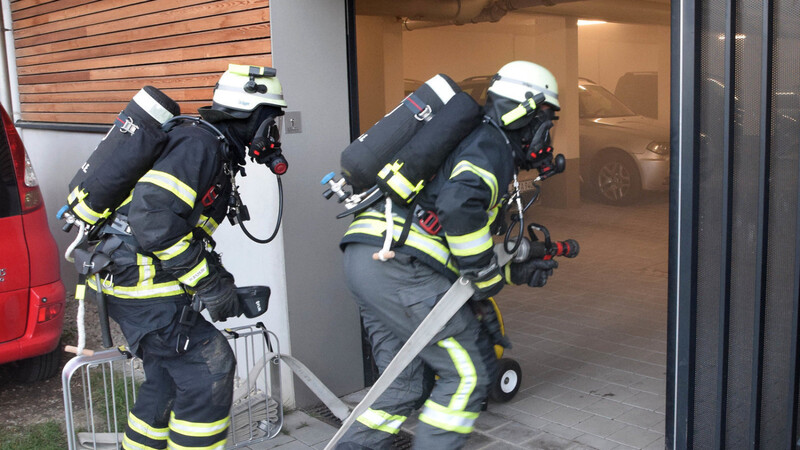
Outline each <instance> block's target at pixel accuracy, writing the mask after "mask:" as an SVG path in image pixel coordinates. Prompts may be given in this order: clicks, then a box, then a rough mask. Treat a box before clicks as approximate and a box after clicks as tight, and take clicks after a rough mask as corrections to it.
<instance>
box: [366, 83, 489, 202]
mask: <svg viewBox="0 0 800 450" xmlns="http://www.w3.org/2000/svg"><path fill="white" fill-rule="evenodd" d="M480 122H481V107H480V106H478V104H477V103H476V102H475V100H473V99H472V97H470V96H469V94H467V93H466V92H459V93H457V94H455V95H454V96H453V98H451V99H450V101H448V102H447V104H445V105H444V106H443V107H442V109H441V110H440V111H439V112H438V113H437V114H436V115H435V116H434V117H433V118H432V119H431V120H430V121H429V122H428V123H426V124H425V125H424V126H423V127H422V128H421V129H420V130H419V131H418V132H417V133H416V134H414V136H413V137H412V138H411V139H410V140H409V141H408V142H407V143H406V144H405V145H404V146H403V147H402V148H401V149H400V150H399V151H398V152H397V154H396V155H395V156H394V157H393V158H392V160H391V162H389V163H387V164H386V165H385V166H383V168H382V169H381V171H380V172H378V176H377V178H376V182H377V185H378V187H379V188H380V189H381V190H382V191H383V192H384V193H386V194H387V195H389V196H390V197H391V198H392V200H393V201H394V202H396V203H398V204H401V205H408V204H410V203H411V202H412V201H413V200H414V198H415V197H416V195H417V194H418V193H419V192H420V191H422V189H423V188H424V187H425V183H427V182H428V181H429V180H430V179H431V178H432V177H433V176H434V175H435V174H436V171H437V170H438V169H439V166H441V165H442V163H443V162H444V160H445V159H446V158H447V155H449V154H450V152H452V151H453V149H455V148H456V146H457V145H458V143H459V142H461V141H462V140H463V139H464V138H465V137H467V135H468V134H469V133H470V132H471V131H472V130H473V129H475V127H476V126H478V124H480Z"/></svg>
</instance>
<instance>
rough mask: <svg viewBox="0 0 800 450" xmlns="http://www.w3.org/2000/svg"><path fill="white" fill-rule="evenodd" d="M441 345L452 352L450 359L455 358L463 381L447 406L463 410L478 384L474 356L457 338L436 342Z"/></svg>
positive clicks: (454, 362)
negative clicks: (471, 355) (470, 354)
mask: <svg viewBox="0 0 800 450" xmlns="http://www.w3.org/2000/svg"><path fill="white" fill-rule="evenodd" d="M436 345H438V346H439V347H442V348H444V349H446V350H447V353H449V354H450V359H452V360H453V365H454V366H455V367H456V370H457V371H458V376H459V377H460V378H461V381H460V382H459V383H458V389H456V392H455V393H454V394H453V396H452V397H451V398H450V404H449V405H448V406H447V408H448V410H451V411H463V410H464V408H466V407H467V402H469V398H470V396H471V395H472V392H473V391H474V390H475V386H477V384H478V374H477V373H476V372H475V365H473V364H472V358H470V357H469V353H468V352H467V351H466V350H465V349H464V347H462V346H461V344H459V343H458V341H457V340H455V338H452V337H450V338H447V339H444V340H441V341H439V342H437V343H436Z"/></svg>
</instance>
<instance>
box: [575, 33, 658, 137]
mask: <svg viewBox="0 0 800 450" xmlns="http://www.w3.org/2000/svg"><path fill="white" fill-rule="evenodd" d="M669 33H670V30H669V27H668V26H662V25H628V24H616V23H606V24H598V25H587V26H582V27H579V28H578V58H579V67H580V71H579V75H580V76H581V77H586V78H589V79H591V80H592V81H595V82H596V83H599V84H601V85H603V87H605V88H606V89H608V90H609V91H611V92H614V89H615V88H616V86H617V80H619V78H620V77H621V76H622V75H624V74H625V73H626V72H658V119H657V120H658V121H659V123H660V124H662V125H664V127H669V87H670V83H669V66H670V41H669Z"/></svg>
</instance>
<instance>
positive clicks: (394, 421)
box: [357, 408, 406, 434]
mask: <svg viewBox="0 0 800 450" xmlns="http://www.w3.org/2000/svg"><path fill="white" fill-rule="evenodd" d="M357 420H358V421H359V422H361V423H363V424H364V425H366V426H368V427H370V428H372V429H374V430H381V431H385V432H387V433H391V434H396V433H397V432H399V431H400V427H401V426H402V425H403V422H405V420H406V417H405V416H401V415H395V416H393V415H391V414H389V413H387V412H385V411H376V410H374V409H371V408H370V409H367V410H366V411H364V414H361V415H360V416H359V417H358V419H357Z"/></svg>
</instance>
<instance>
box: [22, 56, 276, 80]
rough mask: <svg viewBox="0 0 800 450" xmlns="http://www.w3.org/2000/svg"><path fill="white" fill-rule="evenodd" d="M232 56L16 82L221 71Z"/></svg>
mask: <svg viewBox="0 0 800 450" xmlns="http://www.w3.org/2000/svg"><path fill="white" fill-rule="evenodd" d="M235 59H236V60H237V62H238V63H239V64H249V65H254V66H271V65H272V55H240V56H236V57H235ZM233 60H234V57H233V56H227V57H224V58H219V59H206V60H201V61H188V62H179V63H164V64H155V65H146V66H132V67H121V68H113V69H96V70H84V71H81V72H66V73H58V74H44V75H28V76H21V77H19V81H20V84H30V83H60V82H66V81H89V80H111V79H120V78H140V77H157V76H167V75H180V74H182V73H214V72H216V73H217V74H222V72H224V71H225V70H227V68H228V63H230V62H232V61H233Z"/></svg>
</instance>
